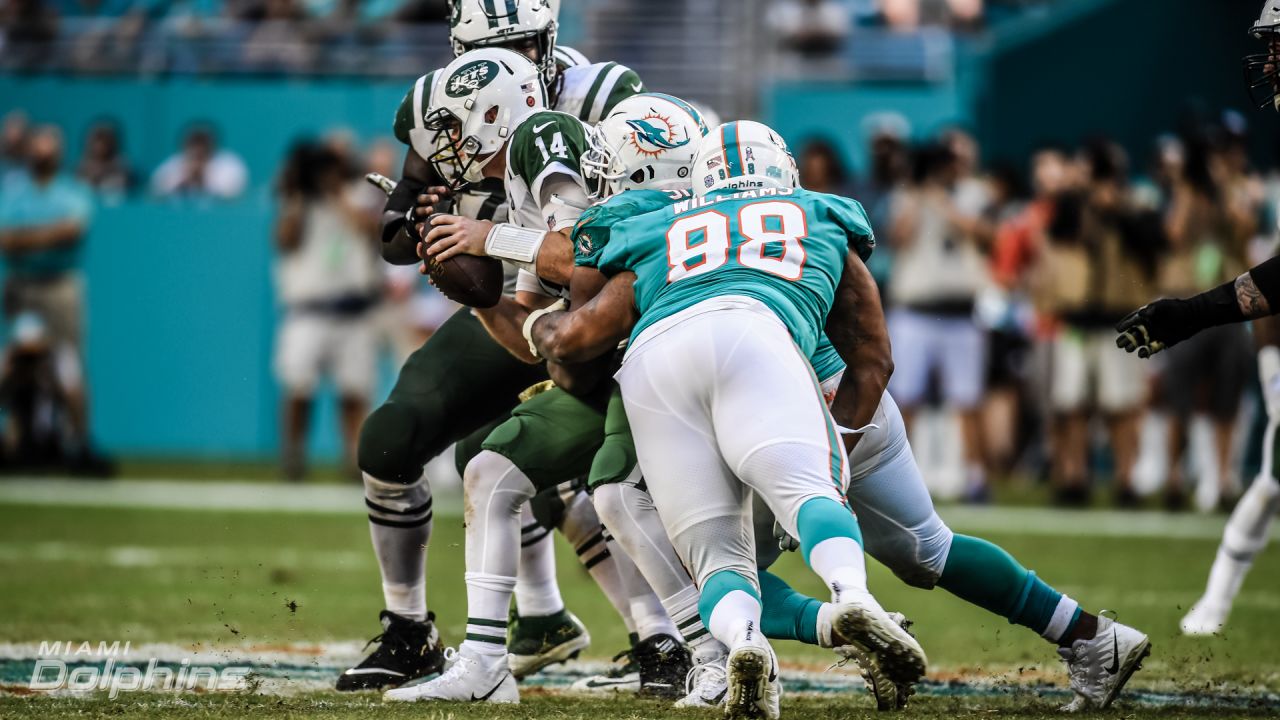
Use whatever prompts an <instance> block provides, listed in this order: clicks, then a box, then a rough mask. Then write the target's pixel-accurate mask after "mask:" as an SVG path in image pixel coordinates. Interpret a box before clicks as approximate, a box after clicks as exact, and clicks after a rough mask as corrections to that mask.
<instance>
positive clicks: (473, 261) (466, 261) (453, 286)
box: [427, 255, 504, 308]
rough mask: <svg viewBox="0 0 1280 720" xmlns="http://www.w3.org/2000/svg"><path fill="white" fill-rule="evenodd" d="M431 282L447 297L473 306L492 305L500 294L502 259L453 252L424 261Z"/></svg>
mask: <svg viewBox="0 0 1280 720" xmlns="http://www.w3.org/2000/svg"><path fill="white" fill-rule="evenodd" d="M427 275H428V276H429V277H430V279H431V284H432V285H435V286H436V289H438V290H439V291H440V292H441V294H443V295H444V296H445V297H447V298H449V299H450V300H452V301H454V302H456V303H461V304H463V305H467V306H469V307H475V308H491V307H493V306H494V305H497V304H498V299H499V298H501V297H502V286H503V280H504V277H503V272H502V261H501V260H498V259H496V258H491V257H479V256H477V255H456V256H454V257H451V258H449V259H448V260H445V261H444V262H436V261H435V260H428V261H427Z"/></svg>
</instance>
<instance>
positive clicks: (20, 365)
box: [0, 312, 68, 471]
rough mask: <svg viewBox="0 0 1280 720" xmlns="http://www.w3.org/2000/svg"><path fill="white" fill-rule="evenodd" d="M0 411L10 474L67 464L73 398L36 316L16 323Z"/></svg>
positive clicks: (0, 387)
mask: <svg viewBox="0 0 1280 720" xmlns="http://www.w3.org/2000/svg"><path fill="white" fill-rule="evenodd" d="M0 409H3V410H4V412H5V418H6V420H7V422H6V425H5V438H4V449H3V450H4V466H5V467H6V468H8V469H12V470H17V471H31V470H45V469H52V468H56V467H59V466H61V465H62V464H63V463H64V462H65V461H66V459H67V458H66V450H67V447H66V442H65V439H64V434H63V426H64V424H65V422H66V418H67V410H68V405H67V394H66V391H65V390H63V387H62V382H61V381H60V380H59V379H58V371H57V358H56V356H55V353H54V351H53V347H52V345H51V344H50V342H49V335H48V329H47V328H46V327H45V324H44V321H43V320H41V319H40V316H39V315H36V314H35V313H32V312H25V313H22V314H21V315H19V316H18V317H17V319H16V320H15V321H14V323H13V336H12V338H11V342H10V344H9V347H8V349H7V350H6V351H5V353H4V362H3V365H2V366H0Z"/></svg>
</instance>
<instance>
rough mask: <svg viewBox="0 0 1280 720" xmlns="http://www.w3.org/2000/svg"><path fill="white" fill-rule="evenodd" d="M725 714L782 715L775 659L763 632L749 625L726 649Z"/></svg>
mask: <svg viewBox="0 0 1280 720" xmlns="http://www.w3.org/2000/svg"><path fill="white" fill-rule="evenodd" d="M725 675H726V676H727V678H726V682H725V686H726V693H725V699H724V703H725V704H724V716H725V717H726V718H729V719H730V720H735V719H736V718H764V719H765V720H777V718H778V716H779V715H780V714H781V710H780V709H779V701H780V700H781V698H782V682H781V681H780V680H779V678H778V660H777V658H775V657H774V655H773V648H771V647H769V641H768V640H766V639H765V637H764V634H763V633H761V632H759V631H757V630H756V629H755V628H754V627H748V628H747V632H746V636H745V637H744V638H743V639H742V640H741V641H739V643H738V644H737V645H736V646H735V647H734V648H733V649H732V650H730V651H729V658H728V660H727V662H726V672H725Z"/></svg>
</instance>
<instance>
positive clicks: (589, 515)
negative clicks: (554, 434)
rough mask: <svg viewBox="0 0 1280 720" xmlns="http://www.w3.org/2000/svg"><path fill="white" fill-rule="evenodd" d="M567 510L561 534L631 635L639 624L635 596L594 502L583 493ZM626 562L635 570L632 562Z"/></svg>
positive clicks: (571, 500) (569, 503) (576, 495)
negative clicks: (633, 615) (633, 602)
mask: <svg viewBox="0 0 1280 720" xmlns="http://www.w3.org/2000/svg"><path fill="white" fill-rule="evenodd" d="M567 506H568V507H566V508H565V514H564V521H563V522H561V523H560V532H561V533H563V534H564V538H565V540H568V541H569V544H570V545H572V546H573V549H574V551H575V552H577V554H578V561H579V562H581V563H582V567H584V568H586V570H587V572H588V573H590V574H591V579H592V580H595V581H596V585H599V586H600V590H601V592H603V593H604V596H605V597H606V598H608V599H609V602H610V603H611V604H612V605H613V608H614V609H615V610H617V611H618V615H619V616H620V617H621V618H622V622H623V624H624V625H626V627H627V632H628V633H633V632H635V631H636V624H635V621H634V620H633V619H632V618H631V594H630V592H629V591H628V590H627V586H626V583H625V582H624V580H623V576H622V574H621V573H622V570H621V569H620V568H619V562H618V558H615V557H613V553H612V551H611V550H610V548H609V546H610V542H609V540H608V536H607V534H606V533H605V530H604V526H603V525H601V524H600V517H599V516H598V515H596V509H595V507H594V506H593V505H592V504H591V499H590V498H588V497H587V494H586V493H583V492H580V493H577V494H575V495H574V496H573V498H571V499H570V500H569V502H568V503H567ZM619 554H620V555H621V554H622V553H619ZM625 562H626V564H627V565H629V566H631V567H634V565H633V564H632V563H631V561H630V560H626V561H625ZM636 572H639V571H638V570H637V571H636Z"/></svg>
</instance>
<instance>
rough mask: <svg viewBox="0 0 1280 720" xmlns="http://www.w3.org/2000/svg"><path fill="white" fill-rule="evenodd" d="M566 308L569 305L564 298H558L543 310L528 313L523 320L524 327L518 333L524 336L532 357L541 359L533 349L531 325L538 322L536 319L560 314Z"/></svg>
mask: <svg viewBox="0 0 1280 720" xmlns="http://www.w3.org/2000/svg"><path fill="white" fill-rule="evenodd" d="M568 307H569V303H567V302H565V300H564V298H560V299H559V300H557V301H555V302H553V303H551V304H550V305H548V306H546V307H544V308H539V309H538V310H534V311H533V312H531V313H529V317H527V318H525V319H524V327H522V328H521V329H520V333H521V334H522V335H524V339H525V342H527V343H529V352H530V353H531V354H532V355H533V356H534V357H536V358H541V357H542V355H540V354H538V348H537V347H535V346H534V344H533V324H534V323H536V322H538V318H540V317H542V316H543V315H548V314H550V313H553V312H560V311H561V310H565V309H567V308H568Z"/></svg>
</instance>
